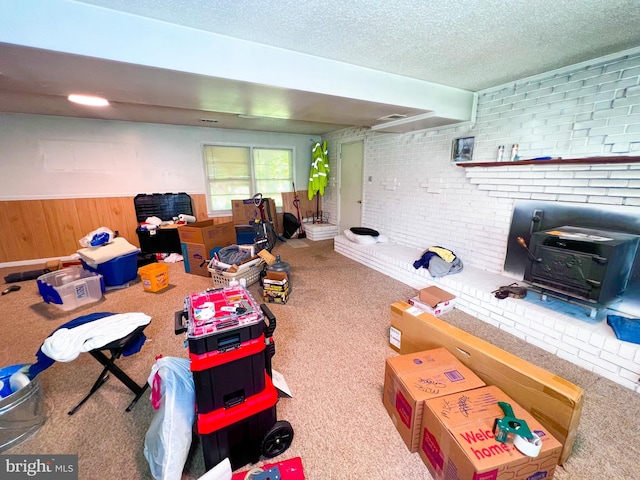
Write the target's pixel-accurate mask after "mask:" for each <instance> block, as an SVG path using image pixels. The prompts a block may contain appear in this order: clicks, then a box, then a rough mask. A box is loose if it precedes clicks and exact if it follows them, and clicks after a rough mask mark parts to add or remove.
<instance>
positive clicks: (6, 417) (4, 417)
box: [0, 365, 47, 452]
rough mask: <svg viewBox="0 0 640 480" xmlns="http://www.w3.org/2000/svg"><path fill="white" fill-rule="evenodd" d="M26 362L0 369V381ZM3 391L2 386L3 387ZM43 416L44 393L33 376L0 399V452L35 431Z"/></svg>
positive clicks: (43, 420)
mask: <svg viewBox="0 0 640 480" xmlns="http://www.w3.org/2000/svg"><path fill="white" fill-rule="evenodd" d="M25 366H26V365H12V366H10V367H4V368H2V369H0V381H2V382H4V383H5V385H8V384H9V378H10V377H11V375H13V374H14V373H15V372H17V371H18V370H20V369H21V368H22V367H25ZM3 392H6V387H5V389H3ZM46 420H47V415H46V408H45V403H44V393H43V391H42V387H41V386H40V380H39V379H38V377H35V378H34V379H33V380H31V381H30V382H29V383H28V384H27V385H25V386H24V387H22V388H21V389H19V390H17V391H15V392H13V393H11V394H10V395H8V396H6V397H4V398H2V399H0V452H3V451H5V450H7V449H9V448H11V447H13V446H15V445H17V444H18V443H20V442H22V441H24V440H26V439H27V438H29V437H30V436H31V435H33V434H34V433H36V432H37V431H38V429H39V428H40V427H41V426H42V425H44V422H45V421H46Z"/></svg>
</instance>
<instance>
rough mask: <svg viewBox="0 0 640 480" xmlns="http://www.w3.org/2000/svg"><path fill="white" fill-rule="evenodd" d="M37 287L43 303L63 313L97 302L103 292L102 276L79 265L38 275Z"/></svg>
mask: <svg viewBox="0 0 640 480" xmlns="http://www.w3.org/2000/svg"><path fill="white" fill-rule="evenodd" d="M37 285H38V292H40V295H41V296H42V299H43V300H44V301H45V302H47V303H51V304H54V305H55V306H56V307H58V308H60V309H62V310H64V311H68V310H73V309H74V308H77V307H80V306H82V305H85V304H87V303H92V302H97V301H98V300H100V299H101V298H102V293H103V292H104V290H105V284H104V279H103V278H102V275H100V274H99V273H96V272H92V271H89V270H86V269H84V268H82V267H80V266H79V265H78V266H74V267H70V268H63V269H62V270H56V271H54V272H50V273H45V274H44V275H40V276H39V277H38V279H37Z"/></svg>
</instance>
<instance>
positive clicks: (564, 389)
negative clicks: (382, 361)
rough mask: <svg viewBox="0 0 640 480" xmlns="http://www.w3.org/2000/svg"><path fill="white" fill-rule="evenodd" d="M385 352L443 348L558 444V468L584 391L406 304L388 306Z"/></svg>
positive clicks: (567, 449)
mask: <svg viewBox="0 0 640 480" xmlns="http://www.w3.org/2000/svg"><path fill="white" fill-rule="evenodd" d="M389 346H390V347H391V348H392V349H393V350H395V351H396V352H398V353H400V354H401V355H404V354H407V353H411V352H420V351H423V350H426V349H428V348H439V347H445V348H446V349H447V350H449V351H450V352H451V353H453V354H454V355H455V357H456V358H457V359H458V360H460V362H462V363H463V364H464V365H466V366H467V367H469V368H470V369H471V370H472V371H474V372H475V373H476V374H477V375H478V376H479V377H480V378H481V379H482V380H484V382H485V383H486V384H487V385H496V386H497V387H499V388H500V389H501V390H502V391H503V392H505V393H506V394H507V395H509V397H511V398H513V399H514V400H515V401H516V402H518V404H519V405H521V406H522V407H523V408H524V409H525V410H526V411H527V412H529V413H530V414H531V415H532V416H533V417H534V418H535V419H536V420H538V421H539V422H540V423H541V424H542V425H544V427H545V428H547V429H548V430H549V431H550V432H551V434H552V435H553V436H554V437H555V438H557V439H558V440H559V441H560V442H561V443H562V444H563V449H562V455H560V458H559V460H558V462H559V463H560V464H562V463H563V462H564V461H565V460H566V459H567V458H568V457H569V456H570V455H571V449H572V448H573V444H574V442H575V439H576V435H577V433H578V426H579V424H580V415H581V414H582V405H583V403H584V392H583V390H582V388H580V387H578V386H577V385H574V384H573V383H571V382H569V381H568V380H566V379H564V378H561V377H558V376H557V375H556V374H554V373H552V372H549V371H547V370H544V369H542V368H540V367H538V366H536V365H533V364H532V363H529V362H527V361H526V360H524V359H522V358H519V357H517V356H516V355H513V354H511V353H509V352H507V351H505V350H502V349H501V348H498V347H496V346H495V345H492V344H490V343H489V342H487V341H485V340H482V339H480V338H478V337H475V336H473V335H471V334H470V333H468V332H465V331H463V330H461V329H459V328H456V327H454V326H453V325H451V324H449V323H447V322H445V321H443V320H440V319H439V318H437V317H435V316H433V315H430V314H428V313H425V312H423V311H421V310H420V309H418V308H416V307H412V306H411V305H409V304H407V303H405V302H396V303H394V304H392V305H391V328H390V329H389Z"/></svg>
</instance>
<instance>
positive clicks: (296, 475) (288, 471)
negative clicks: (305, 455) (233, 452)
mask: <svg viewBox="0 0 640 480" xmlns="http://www.w3.org/2000/svg"><path fill="white" fill-rule="evenodd" d="M273 467H278V468H279V469H280V475H282V476H281V479H282V480H305V476H304V469H303V468H302V459H301V458H300V457H294V458H290V459H289V460H285V461H283V462H278V463H265V464H264V465H262V466H261V467H260V468H262V469H263V470H268V469H270V468H273ZM254 468H256V467H254ZM250 470H252V469H251V468H249V469H247V470H244V471H242V472H237V473H234V474H233V477H231V480H244V477H245V475H246V474H247V472H248V471H250Z"/></svg>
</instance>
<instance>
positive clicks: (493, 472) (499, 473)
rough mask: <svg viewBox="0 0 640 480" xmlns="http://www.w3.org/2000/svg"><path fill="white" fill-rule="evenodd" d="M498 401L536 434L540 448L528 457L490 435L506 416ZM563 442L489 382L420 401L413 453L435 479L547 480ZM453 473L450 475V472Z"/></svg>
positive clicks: (554, 467) (553, 471)
mask: <svg viewBox="0 0 640 480" xmlns="http://www.w3.org/2000/svg"><path fill="white" fill-rule="evenodd" d="M498 402H506V403H508V404H509V405H511V407H512V409H513V414H514V416H515V418H516V419H518V420H524V421H526V423H527V426H528V427H529V429H530V430H531V431H532V432H533V433H535V434H537V435H538V437H540V440H541V441H542V446H541V450H540V453H539V454H538V455H537V456H535V457H532V456H527V455H524V454H523V453H521V452H520V451H519V450H518V449H517V448H516V447H515V446H513V444H509V443H501V442H498V441H497V440H496V439H495V436H494V430H493V429H494V423H495V420H496V419H497V418H502V417H504V416H505V414H504V412H503V411H502V409H501V408H500V406H499V405H498ZM561 451H562V444H561V443H560V442H559V441H558V440H556V439H555V438H554V437H553V435H551V434H550V433H549V432H548V431H547V430H546V429H545V428H544V427H543V426H542V425H541V424H540V423H539V422H538V421H537V420H535V419H534V418H533V417H532V416H531V415H529V413H527V412H526V411H525V410H524V409H523V408H522V407H520V406H519V405H518V404H517V403H516V402H515V401H514V400H513V399H511V398H510V397H509V396H507V395H506V394H505V393H504V392H502V391H501V390H500V389H499V388H498V387H495V386H489V387H483V388H478V389H475V390H470V391H467V392H462V393H458V394H453V395H447V396H444V397H439V398H435V399H432V400H427V401H426V402H425V407H424V413H423V417H422V425H421V431H420V447H419V449H418V452H419V454H420V457H421V458H422V460H423V461H424V463H425V465H426V466H427V468H428V469H429V472H430V473H431V475H432V476H433V478H434V479H435V480H444V479H450V478H456V479H460V480H463V479H468V480H474V479H487V480H488V479H491V480H507V479H508V480H532V479H546V480H549V479H551V478H552V477H553V474H554V473H555V469H556V464H557V463H558V459H559V458H560V453H561ZM451 472H455V477H452V476H451Z"/></svg>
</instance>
